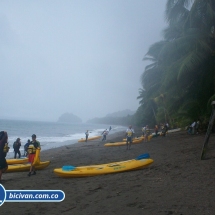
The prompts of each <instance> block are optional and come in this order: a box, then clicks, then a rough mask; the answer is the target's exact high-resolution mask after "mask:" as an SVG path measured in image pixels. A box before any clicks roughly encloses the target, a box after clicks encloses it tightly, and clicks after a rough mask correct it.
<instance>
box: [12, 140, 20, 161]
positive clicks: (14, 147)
mask: <svg viewBox="0 0 215 215" xmlns="http://www.w3.org/2000/svg"><path fill="white" fill-rule="evenodd" d="M20 147H21V141H20V138H17V139H16V141H15V142H14V144H13V149H14V158H16V155H17V154H18V155H19V158H20V157H21V153H20V150H19V149H20Z"/></svg>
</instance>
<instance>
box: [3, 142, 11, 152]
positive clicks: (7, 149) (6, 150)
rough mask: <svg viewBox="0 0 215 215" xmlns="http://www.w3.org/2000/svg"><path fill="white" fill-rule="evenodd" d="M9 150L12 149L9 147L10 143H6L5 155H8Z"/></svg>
mask: <svg viewBox="0 0 215 215" xmlns="http://www.w3.org/2000/svg"><path fill="white" fill-rule="evenodd" d="M9 149H10V147H9V146H8V143H5V145H4V149H3V152H4V153H8V152H9Z"/></svg>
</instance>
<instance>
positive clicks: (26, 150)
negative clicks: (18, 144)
mask: <svg viewBox="0 0 215 215" xmlns="http://www.w3.org/2000/svg"><path fill="white" fill-rule="evenodd" d="M30 144H31V141H30V140H29V139H28V142H27V143H26V144H25V145H24V156H26V157H27V156H28V147H29V145H30Z"/></svg>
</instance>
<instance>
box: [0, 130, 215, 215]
mask: <svg viewBox="0 0 215 215" xmlns="http://www.w3.org/2000/svg"><path fill="white" fill-rule="evenodd" d="M135 129H136V128H135ZM135 133H136V134H137V133H139V134H141V133H140V129H139V130H138V129H136V130H135ZM124 136H125V132H123V131H122V132H118V133H116V134H113V136H112V135H111V136H109V137H108V139H107V141H106V142H109V141H121V140H122V139H123V138H124ZM204 137H205V136H204V134H199V135H188V134H187V133H186V132H185V131H179V132H175V133H169V134H168V135H167V136H166V137H155V138H152V139H151V141H150V142H146V143H144V142H143V143H140V144H135V145H132V147H131V150H126V147H124V146H119V147H104V142H101V141H100V140H97V141H95V140H94V141H89V142H87V143H86V142H82V143H76V144H72V145H67V146H62V147H59V148H55V149H50V150H46V151H41V161H46V160H50V161H51V164H50V166H49V167H47V168H46V169H44V170H41V171H37V175H35V176H31V177H30V178H29V177H28V176H27V172H17V173H5V174H3V177H2V179H3V186H4V187H5V189H6V190H32V189H34V190H41V189H42V190H62V191H64V192H65V199H64V201H62V202H59V203H56V202H50V203H42V202H35V203H24V202H20V203H19V204H16V203H10V202H5V203H4V204H3V205H2V206H1V213H2V214H22V215H29V214H33V215H34V214H35V215H36V214H40V213H42V214H45V215H46V214H53V215H58V214H60V213H62V215H64V214H65V215H67V214H68V215H70V214H73V215H81V214H97V213H102V214H104V215H109V214H125V215H126V214H129V215H130V214H138V213H140V214H159V215H167V214H168V215H170V214H177V215H190V214H195V215H206V214H213V213H214V211H215V205H214V200H213V196H214V191H213V187H214V186H215V180H214V177H213V176H214V174H215V169H214V164H215V147H214V144H213V142H214V141H215V135H214V134H213V135H211V137H210V144H209V146H210V149H211V150H210V151H209V152H208V154H207V157H208V158H209V159H207V160H204V161H202V160H200V154H201V149H202V144H203V141H204ZM143 153H149V154H150V157H151V158H152V159H153V160H154V163H153V164H152V165H150V166H149V167H147V168H144V169H142V170H137V171H129V172H123V173H115V174H107V175H100V176H94V177H83V178H68V179H66V178H60V177H58V176H56V175H55V174H54V173H53V170H54V168H61V167H62V166H64V165H72V166H82V165H93V164H102V163H103V164H104V163H110V162H117V161H125V160H129V159H134V158H135V157H137V156H138V155H140V154H143ZM200 188H201V189H200Z"/></svg>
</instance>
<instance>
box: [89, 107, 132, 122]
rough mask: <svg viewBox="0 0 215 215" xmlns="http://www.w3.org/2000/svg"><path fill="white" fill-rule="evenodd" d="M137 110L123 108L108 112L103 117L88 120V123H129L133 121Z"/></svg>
mask: <svg viewBox="0 0 215 215" xmlns="http://www.w3.org/2000/svg"><path fill="white" fill-rule="evenodd" d="M134 114H135V111H131V110H128V109H126V110H123V111H117V112H114V113H111V114H107V115H106V116H105V117H102V118H98V117H96V118H94V119H90V120H88V121H87V123H96V124H109V125H113V124H115V125H129V124H131V123H132V122H133V115H134Z"/></svg>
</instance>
